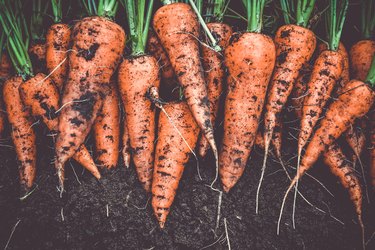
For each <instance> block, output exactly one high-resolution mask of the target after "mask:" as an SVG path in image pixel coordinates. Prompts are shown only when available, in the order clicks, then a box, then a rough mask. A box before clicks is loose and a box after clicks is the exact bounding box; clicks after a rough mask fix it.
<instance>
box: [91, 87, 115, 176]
mask: <svg viewBox="0 0 375 250" xmlns="http://www.w3.org/2000/svg"><path fill="white" fill-rule="evenodd" d="M93 129H94V135H95V151H96V156H97V158H96V161H97V162H98V163H99V164H100V166H102V167H105V168H108V169H110V168H113V167H116V166H117V162H118V157H119V151H120V149H119V146H120V109H119V96H118V93H117V88H116V87H115V82H112V84H111V86H110V92H109V93H108V95H107V96H106V97H105V99H104V100H103V106H102V109H101V110H100V111H99V114H98V116H97V117H96V120H95V123H94V127H93Z"/></svg>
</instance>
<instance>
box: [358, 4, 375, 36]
mask: <svg viewBox="0 0 375 250" xmlns="http://www.w3.org/2000/svg"><path fill="white" fill-rule="evenodd" d="M361 12H362V13H361V25H360V28H361V33H362V36H363V38H364V39H371V38H373V37H374V31H375V15H374V13H375V3H374V1H373V0H362V1H361Z"/></svg>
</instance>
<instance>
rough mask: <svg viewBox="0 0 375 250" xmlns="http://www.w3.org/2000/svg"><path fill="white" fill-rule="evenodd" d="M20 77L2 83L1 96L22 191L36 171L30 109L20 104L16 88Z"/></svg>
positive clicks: (33, 133)
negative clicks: (14, 150)
mask: <svg viewBox="0 0 375 250" xmlns="http://www.w3.org/2000/svg"><path fill="white" fill-rule="evenodd" d="M22 82H23V80H22V77H20V76H15V77H11V78H9V79H8V80H7V81H5V83H4V87H3V96H4V103H5V109H6V112H7V115H8V121H9V124H10V125H11V129H12V130H11V136H12V140H13V144H14V147H15V149H16V153H17V158H18V161H19V174H20V182H21V186H22V188H23V189H24V191H28V190H30V188H31V187H32V185H33V183H34V179H35V173H36V144H35V140H36V137H35V132H34V129H33V122H32V119H31V118H32V117H31V114H30V110H29V109H27V108H25V107H24V106H23V104H22V101H21V98H20V95H19V92H18V88H19V86H20V85H21V83H22Z"/></svg>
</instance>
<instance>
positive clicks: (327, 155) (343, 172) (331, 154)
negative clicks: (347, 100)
mask: <svg viewBox="0 0 375 250" xmlns="http://www.w3.org/2000/svg"><path fill="white" fill-rule="evenodd" d="M324 163H325V164H326V165H327V166H328V167H329V169H330V170H331V173H332V174H334V175H335V176H337V177H338V179H339V180H340V183H341V185H342V186H343V187H344V188H345V189H347V190H348V193H349V197H350V200H351V201H352V203H353V205H354V208H355V211H356V214H357V218H358V222H359V226H360V227H361V231H362V244H363V246H364V245H365V244H364V235H365V234H364V225H363V222H362V189H361V185H360V182H359V180H358V178H357V176H356V175H355V172H354V169H353V167H352V166H351V164H350V161H349V160H348V159H347V158H346V156H345V154H344V153H343V152H342V150H341V148H340V147H339V145H338V144H336V143H333V144H332V145H331V146H329V148H328V150H327V151H326V152H324Z"/></svg>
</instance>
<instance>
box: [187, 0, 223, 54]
mask: <svg viewBox="0 0 375 250" xmlns="http://www.w3.org/2000/svg"><path fill="white" fill-rule="evenodd" d="M189 3H190V5H191V7H192V8H193V10H194V11H195V13H196V14H197V16H198V20H199V23H200V24H201V25H202V28H203V30H204V32H205V33H206V35H207V37H208V39H210V42H211V47H212V48H213V49H214V50H215V51H216V52H220V51H221V50H222V49H221V48H220V46H219V45H218V44H217V41H216V39H215V37H214V36H213V35H212V34H211V31H210V29H209V28H208V27H207V25H206V22H205V21H204V19H203V18H202V15H201V14H200V12H199V10H198V8H197V6H196V5H195V3H194V1H193V0H189Z"/></svg>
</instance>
